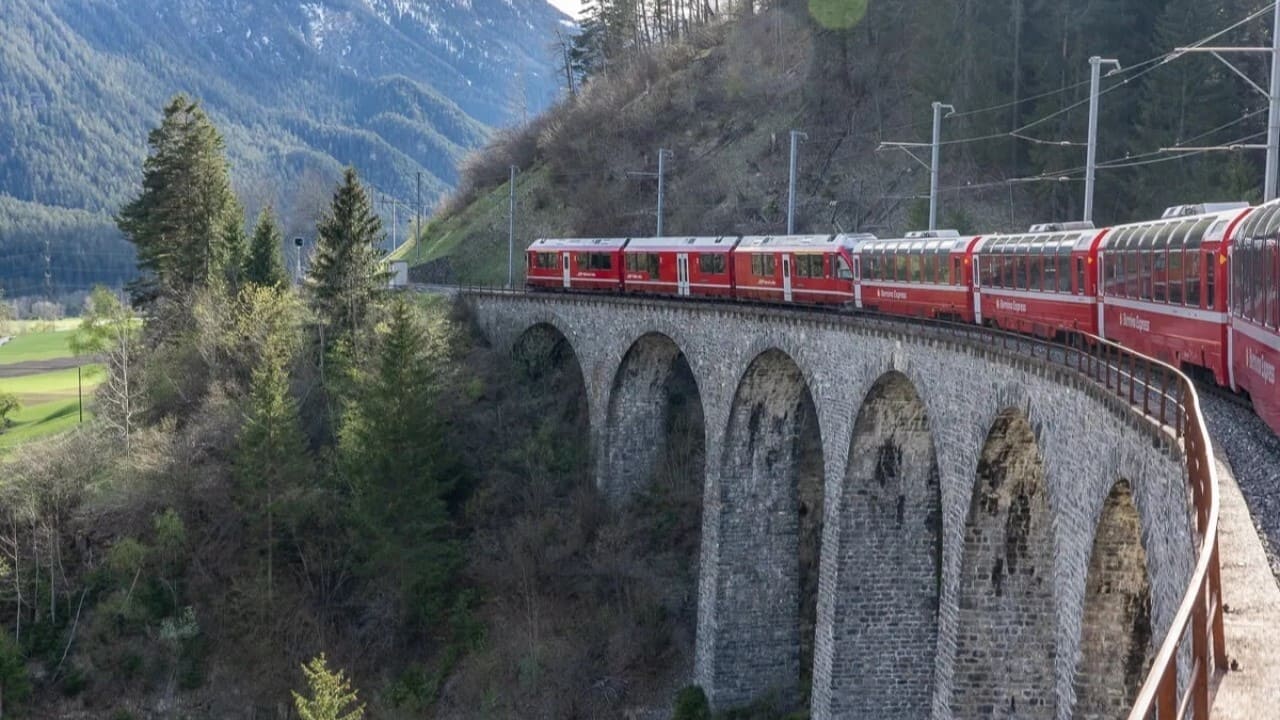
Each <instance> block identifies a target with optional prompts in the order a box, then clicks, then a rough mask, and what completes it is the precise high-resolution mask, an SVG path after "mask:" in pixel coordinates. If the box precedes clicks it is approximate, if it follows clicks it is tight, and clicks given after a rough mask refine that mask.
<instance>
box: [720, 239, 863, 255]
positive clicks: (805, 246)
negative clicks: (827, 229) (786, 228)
mask: <svg viewBox="0 0 1280 720" xmlns="http://www.w3.org/2000/svg"><path fill="white" fill-rule="evenodd" d="M864 237H866V236H863V235H748V236H746V237H744V238H742V241H741V242H739V243H738V251H739V252H777V251H779V250H784V251H785V250H792V251H795V250H799V251H805V250H808V251H822V250H834V249H836V248H845V249H848V250H852V249H854V247H856V245H857V243H858V242H860V241H861V239H862V238H864Z"/></svg>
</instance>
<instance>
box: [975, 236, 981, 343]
mask: <svg viewBox="0 0 1280 720" xmlns="http://www.w3.org/2000/svg"><path fill="white" fill-rule="evenodd" d="M981 263H982V259H981V258H979V257H978V254H977V253H974V254H973V320H974V322H976V323H977V324H979V325H981V324H982V273H981V272H979V269H980V267H981Z"/></svg>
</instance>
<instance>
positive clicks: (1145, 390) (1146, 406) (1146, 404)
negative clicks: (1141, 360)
mask: <svg viewBox="0 0 1280 720" xmlns="http://www.w3.org/2000/svg"><path fill="white" fill-rule="evenodd" d="M1134 359H1135V360H1136V359H1137V357H1136V356H1135V357H1134ZM1154 367H1155V366H1154V365H1152V364H1151V358H1147V371H1146V374H1145V375H1143V376H1142V414H1143V415H1145V416H1146V417H1151V372H1152V369H1153V368H1154Z"/></svg>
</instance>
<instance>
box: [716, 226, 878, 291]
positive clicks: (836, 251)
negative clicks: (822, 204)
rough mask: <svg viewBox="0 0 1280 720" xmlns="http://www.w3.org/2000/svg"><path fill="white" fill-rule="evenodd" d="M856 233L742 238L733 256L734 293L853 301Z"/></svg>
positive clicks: (857, 237)
mask: <svg viewBox="0 0 1280 720" xmlns="http://www.w3.org/2000/svg"><path fill="white" fill-rule="evenodd" d="M863 237H864V236H859V235H764V236H756V237H744V238H742V240H740V241H739V242H738V246H737V247H736V248H735V249H734V251H733V254H732V255H731V259H732V265H733V283H734V292H735V295H734V296H735V297H737V298H739V299H742V300H765V301H771V302H787V303H792V302H794V303H812V304H823V305H828V304H845V303H849V304H851V303H853V251H854V249H855V247H856V245H857V244H858V242H859V241H860V240H861V239H862V238H863Z"/></svg>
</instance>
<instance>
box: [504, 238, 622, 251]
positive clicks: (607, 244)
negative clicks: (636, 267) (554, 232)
mask: <svg viewBox="0 0 1280 720" xmlns="http://www.w3.org/2000/svg"><path fill="white" fill-rule="evenodd" d="M627 240H628V238H538V239H537V240H534V241H533V244H532V245H530V246H529V249H528V251H527V252H551V251H553V250H577V251H579V252H582V251H588V250H597V251H601V252H606V251H608V252H612V251H614V250H620V249H622V246H623V245H626V244H627Z"/></svg>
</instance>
